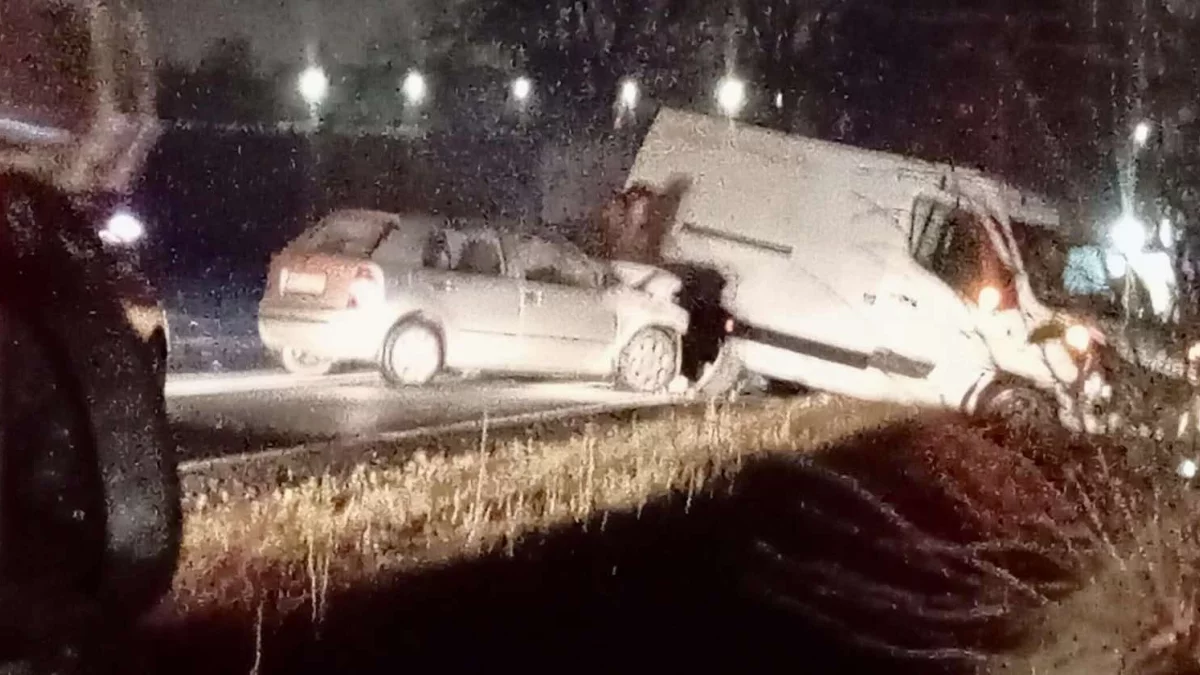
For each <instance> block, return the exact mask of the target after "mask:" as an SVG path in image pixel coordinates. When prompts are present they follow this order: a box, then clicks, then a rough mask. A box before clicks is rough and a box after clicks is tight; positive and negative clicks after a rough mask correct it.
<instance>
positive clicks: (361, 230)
mask: <svg viewBox="0 0 1200 675" xmlns="http://www.w3.org/2000/svg"><path fill="white" fill-rule="evenodd" d="M392 225H394V222H393V221H390V220H389V219H387V218H383V217H378V218H373V217H364V216H349V215H345V216H339V215H334V216H329V217H327V218H325V219H324V220H322V221H321V222H320V223H318V224H317V225H316V226H314V227H313V228H312V229H310V230H309V231H308V232H306V233H304V234H303V235H301V236H300V238H299V239H297V240H296V243H295V247H296V248H297V249H298V250H300V251H304V252H306V253H326V254H330V255H345V256H352V257H356V258H366V257H370V256H371V254H372V253H374V252H375V249H376V248H377V247H378V246H379V244H380V243H381V242H382V240H383V237H384V235H385V234H387V231H388V230H389V229H390V228H391V226H392Z"/></svg>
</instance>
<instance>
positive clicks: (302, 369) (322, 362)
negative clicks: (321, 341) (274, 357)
mask: <svg viewBox="0 0 1200 675" xmlns="http://www.w3.org/2000/svg"><path fill="white" fill-rule="evenodd" d="M279 360H280V361H281V362H282V363H283V369H284V370H286V371H288V372H289V373H291V374H293V375H327V374H328V373H329V371H331V370H333V360H332V359H326V358H322V357H319V356H314V355H313V354H308V353H306V352H303V351H300V350H299V349H296V348H295V347H284V348H283V350H282V351H280V352H279Z"/></svg>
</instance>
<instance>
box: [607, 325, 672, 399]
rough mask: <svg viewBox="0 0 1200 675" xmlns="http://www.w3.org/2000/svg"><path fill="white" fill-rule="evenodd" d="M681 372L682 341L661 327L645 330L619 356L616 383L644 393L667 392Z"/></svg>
mask: <svg viewBox="0 0 1200 675" xmlns="http://www.w3.org/2000/svg"><path fill="white" fill-rule="evenodd" d="M678 372H679V340H677V339H676V337H675V335H673V334H672V333H669V332H667V331H665V330H663V329H661V328H643V329H642V330H640V331H638V332H637V333H636V334H634V336H633V337H632V338H631V339H630V340H629V342H627V343H626V344H625V347H624V348H623V349H622V350H621V354H620V356H618V357H617V384H618V385H619V386H620V387H621V388H622V389H627V390H630V391H637V392H642V393H658V392H661V391H665V390H666V389H667V387H668V386H670V384H671V380H674V379H675V375H676V374H677V373H678Z"/></svg>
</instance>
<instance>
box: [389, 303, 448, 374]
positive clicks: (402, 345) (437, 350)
mask: <svg viewBox="0 0 1200 675" xmlns="http://www.w3.org/2000/svg"><path fill="white" fill-rule="evenodd" d="M443 354H444V352H443V347H442V337H441V335H440V334H439V333H438V330H437V328H435V327H434V326H432V325H431V324H429V323H427V322H425V321H421V320H419V319H417V320H412V321H406V322H404V323H401V324H399V325H397V326H396V327H395V328H393V329H392V332H391V333H389V334H388V337H387V340H385V341H384V344H383V358H382V363H381V364H380V365H381V371H382V373H383V377H384V379H385V380H387V381H388V383H389V384H392V385H395V386H419V385H422V384H428V383H429V382H430V381H431V380H432V379H433V378H434V376H436V375H437V374H438V371H440V370H441V369H442V360H443Z"/></svg>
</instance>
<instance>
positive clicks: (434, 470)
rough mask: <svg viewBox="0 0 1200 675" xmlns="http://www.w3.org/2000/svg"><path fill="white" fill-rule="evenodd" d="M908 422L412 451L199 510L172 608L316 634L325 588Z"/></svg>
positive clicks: (808, 423) (633, 432)
mask: <svg viewBox="0 0 1200 675" xmlns="http://www.w3.org/2000/svg"><path fill="white" fill-rule="evenodd" d="M911 414H912V411H911V410H908V409H902V408H897V407H894V406H887V405H881V404H865V403H858V402H851V401H846V400H842V399H836V398H831V397H826V396H818V397H813V398H809V399H795V400H791V401H771V402H768V403H766V404H764V405H761V406H749V407H747V406H741V407H739V408H738V409H737V411H736V412H732V411H730V410H729V409H727V408H724V407H718V406H709V407H708V408H707V409H704V410H694V411H681V412H678V413H673V414H671V415H669V416H668V417H666V418H664V419H655V420H652V421H643V422H637V423H634V424H632V425H619V426H616V425H614V426H612V427H610V428H603V427H600V426H593V427H590V428H589V429H588V430H586V431H585V432H583V433H579V434H576V435H575V436H573V437H571V438H569V439H566V440H556V441H548V442H530V441H518V440H507V441H503V442H500V443H493V442H491V441H490V440H489V439H488V438H487V435H486V433H485V434H484V437H483V438H481V439H480V442H479V449H478V450H476V451H475V452H468V453H461V454H458V455H453V456H445V455H439V456H427V455H426V454H425V453H422V452H417V453H416V454H415V455H413V456H412V457H411V458H410V459H409V460H408V461H407V462H404V463H401V464H396V465H393V466H388V467H370V466H367V465H364V466H361V467H359V468H358V469H356V470H354V471H352V472H351V473H350V474H349V475H346V476H340V475H327V476H322V477H320V478H316V479H311V480H308V481H306V482H304V483H302V484H299V485H296V486H291V487H283V488H278V489H276V490H275V491H273V492H270V493H266V494H262V495H258V496H255V497H253V498H249V499H246V500H242V501H234V502H230V503H219V504H214V503H205V502H204V501H203V500H200V501H196V502H194V503H192V504H191V505H190V506H189V509H188V513H187V520H186V525H185V536H184V556H183V560H182V562H181V566H180V570H179V573H178V575H177V579H176V592H175V602H174V608H175V609H176V610H178V611H183V612H186V611H194V610H197V609H204V608H211V607H214V606H222V607H227V608H228V607H233V606H236V607H238V608H240V609H241V610H242V611H245V612H249V613H253V612H254V611H256V608H257V607H259V606H260V605H261V603H263V602H266V603H268V605H269V606H270V609H272V610H275V611H284V612H286V611H288V610H289V609H293V608H298V607H301V606H305V607H308V608H311V611H312V614H313V617H312V618H313V619H314V622H315V623H316V624H318V625H319V623H320V620H321V617H322V613H323V611H324V609H323V608H324V599H325V597H326V596H327V594H329V593H330V592H331V591H332V590H334V589H337V588H344V587H347V586H350V585H354V584H359V583H371V582H376V581H379V580H381V579H385V578H387V576H388V575H390V574H393V573H397V572H401V571H405V570H411V569H413V568H414V567H420V566H424V565H430V564H437V563H440V562H444V561H447V560H450V559H453V558H461V557H463V556H464V555H473V554H480V553H482V552H484V551H488V550H495V549H496V548H498V547H504V546H508V547H510V550H511V547H512V546H514V545H515V542H516V541H517V540H518V539H519V538H521V537H522V536H524V535H527V534H530V533H534V532H538V531H545V530H547V529H548V528H552V527H555V526H557V525H562V524H566V523H578V522H587V521H588V519H589V518H590V517H591V516H593V515H594V514H597V513H600V512H604V511H613V510H626V509H628V510H633V509H637V508H639V507H640V506H641V505H643V504H645V503H647V502H648V501H649V500H651V499H654V498H655V497H658V496H661V495H665V494H667V493H670V492H671V491H679V490H683V491H685V492H688V493H689V494H690V493H692V492H695V491H698V490H701V489H702V488H704V487H705V486H706V484H709V483H710V481H711V480H712V479H714V478H717V477H719V476H729V475H731V474H733V473H736V472H737V471H738V470H739V468H740V467H741V465H742V462H743V461H744V460H747V459H750V458H752V457H753V456H754V455H758V454H761V453H764V452H770V451H773V450H778V449H783V448H788V449H801V450H802V451H803V450H809V449H814V448H817V447H819V446H821V445H823V444H825V443H829V442H831V441H834V440H837V439H839V438H843V437H845V436H847V435H849V434H851V433H854V432H856V431H860V430H862V429H864V428H868V427H872V426H878V425H881V424H883V423H885V422H886V421H888V420H893V419H898V418H901V417H905V416H908V415H911Z"/></svg>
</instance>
